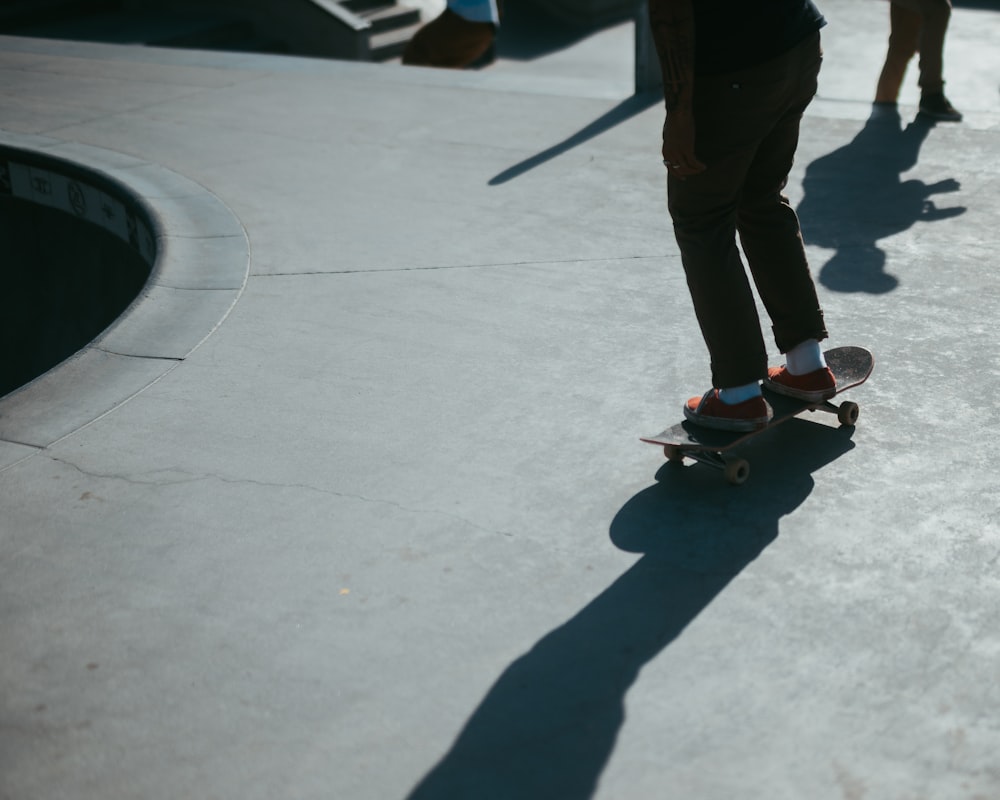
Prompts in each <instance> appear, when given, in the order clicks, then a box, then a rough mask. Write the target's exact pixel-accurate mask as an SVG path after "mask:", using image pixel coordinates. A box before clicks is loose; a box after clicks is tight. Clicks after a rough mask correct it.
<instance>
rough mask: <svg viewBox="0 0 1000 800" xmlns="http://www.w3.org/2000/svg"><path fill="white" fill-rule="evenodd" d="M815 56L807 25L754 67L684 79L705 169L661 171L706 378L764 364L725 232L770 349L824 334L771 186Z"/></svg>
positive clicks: (814, 71)
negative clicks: (798, 40) (765, 325)
mask: <svg viewBox="0 0 1000 800" xmlns="http://www.w3.org/2000/svg"><path fill="white" fill-rule="evenodd" d="M821 62H822V51H821V49H820V42H819V34H815V35H814V36H812V37H810V38H809V39H808V40H807V41H805V42H803V43H802V44H800V45H798V46H797V47H796V48H795V49H793V50H792V51H790V52H789V53H786V54H785V55H783V56H781V57H779V58H776V59H774V60H772V61H768V62H767V63H766V64H763V65H761V66H759V67H754V68H752V69H747V70H741V71H739V72H734V73H729V74H726V75H722V76H711V77H701V78H698V79H696V81H695V92H694V98H695V100H694V114H695V137H696V139H695V151H696V153H697V155H698V158H699V159H700V160H701V161H702V162H703V163H704V164H706V165H707V169H706V170H705V171H704V172H702V173H700V174H698V175H692V176H689V177H687V178H685V179H683V180H681V179H679V178H675V177H673V176H668V178H667V196H668V206H669V209H670V215H671V217H672V219H673V223H674V234H675V235H676V237H677V244H678V246H679V248H680V252H681V260H682V262H683V264H684V272H685V274H686V276H687V282H688V287H689V289H690V290H691V298H692V300H693V301H694V309H695V314H696V315H697V317H698V322H699V324H700V326H701V331H702V334H703V336H704V337H705V343H706V344H707V345H708V351H709V354H710V356H711V359H712V382H713V385H714V386H716V387H718V388H727V387H732V386H741V385H743V384H745V383H752V382H753V381H756V380H760V379H761V378H763V377H765V376H766V374H767V351H766V348H765V345H764V339H763V336H762V333H761V327H760V320H759V318H758V316H757V309H756V304H755V301H754V296H753V291H752V289H751V287H750V282H749V280H748V278H747V273H746V270H745V269H744V266H743V261H742V259H741V257H740V252H739V249H738V248H737V246H736V233H737V231H738V232H739V236H740V243H741V244H742V246H743V252H744V254H745V255H746V258H747V262H748V263H749V267H750V272H751V274H752V276H753V280H754V284H755V285H756V287H757V291H758V293H759V294H760V298H761V301H762V303H763V304H764V308H765V309H766V310H767V313H768V315H769V316H770V318H771V324H772V330H773V333H774V339H775V343H776V344H777V346H778V349H779V350H780V351H781V352H782V353H784V352H787V351H788V350H791V349H792V348H793V347H795V346H796V345H798V344H800V343H802V342H804V341H805V340H807V339H825V338H826V336H827V332H826V328H825V326H824V323H823V312H822V310H821V309H820V307H819V300H818V299H817V296H816V287H815V284H814V283H813V280H812V275H811V274H810V272H809V265H808V263H807V261H806V255H805V249H804V247H803V243H802V234H801V231H800V230H799V220H798V217H796V215H795V211H794V210H793V209H792V207H791V206H790V205H789V204H788V198H787V197H785V196H784V195H783V194H782V191H783V189H784V187H785V184H786V182H787V180H788V173H789V170H790V169H791V167H792V161H793V158H794V156H795V150H796V147H797V146H798V141H799V123H800V121H801V119H802V113H803V112H804V111H805V109H806V107H807V106H808V105H809V103H810V101H811V100H812V98H813V95H815V93H816V79H817V76H818V75H819V68H820V63H821ZM667 124H668V125H669V124H670V120H669V118H668V119H667Z"/></svg>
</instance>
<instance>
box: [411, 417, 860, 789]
mask: <svg viewBox="0 0 1000 800" xmlns="http://www.w3.org/2000/svg"><path fill="white" fill-rule="evenodd" d="M852 431H853V429H852V428H834V427H830V426H827V425H822V424H819V425H818V424H814V423H810V422H806V421H804V420H798V419H796V420H790V421H789V422H787V423H785V424H783V425H782V426H781V427H780V428H776V429H775V430H774V431H772V432H770V433H768V434H767V435H766V436H762V437H760V439H758V440H755V441H756V442H759V444H758V445H757V446H753V444H752V443H751V445H750V446H748V447H747V449H746V451H745V453H746V455H747V456H748V457H750V458H751V460H752V461H753V469H754V474H753V476H752V477H751V478H750V481H749V482H748V483H747V484H746V485H745V486H742V487H740V488H738V489H737V488H734V487H731V486H729V485H728V484H726V483H725V482H724V481H723V479H722V476H721V475H720V474H719V473H717V472H714V471H712V470H711V469H710V468H708V467H704V466H702V465H694V466H685V467H681V466H678V465H676V464H665V465H664V466H663V468H662V469H661V470H660V472H659V473H658V474H657V483H655V484H654V485H652V486H650V487H649V488H647V489H644V490H643V491H641V492H639V494H637V495H636V496H635V497H633V498H632V499H631V500H629V501H628V502H627V503H626V504H625V505H624V507H622V509H621V510H620V511H619V512H618V513H617V515H616V516H615V518H614V520H613V522H612V523H611V539H612V541H613V542H614V544H615V545H616V546H617V547H619V548H621V549H623V550H625V551H628V552H635V553H642V554H643V555H642V557H641V558H640V559H639V560H638V561H637V562H636V563H635V564H634V565H633V566H632V567H631V568H630V569H629V570H628V571H627V572H625V574H623V575H622V576H621V577H620V578H618V579H617V580H616V581H615V582H614V583H613V584H611V586H609V587H608V588H607V589H605V590H604V591H603V592H602V593H601V594H600V595H598V596H597V597H596V598H594V600H592V601H591V602H590V603H589V604H588V605H587V606H585V607H584V608H583V609H581V610H580V611H579V612H578V613H577V614H575V615H574V616H573V617H572V618H571V619H569V620H567V621H566V622H565V623H564V624H562V625H560V626H559V627H558V628H556V629H555V630H553V631H551V632H550V633H548V634H546V635H545V636H544V637H543V638H542V639H541V640H539V641H538V643H537V644H535V646H534V647H532V648H531V650H529V651H528V652H527V653H525V654H524V655H523V656H521V657H520V658H518V659H517V660H516V661H514V662H513V663H512V664H511V665H510V666H509V667H507V668H506V669H505V670H504V671H503V673H502V674H501V675H500V677H499V678H498V679H497V681H496V683H495V684H494V685H493V687H492V688H491V689H490V690H489V692H488V693H487V694H486V696H485V697H484V698H483V700H482V702H481V703H480V704H479V706H478V708H476V709H475V711H473V713H472V715H471V716H470V718H469V720H468V722H467V723H466V725H465V727H464V728H463V730H462V731H461V732H460V733H459V734H458V737H457V738H456V740H455V742H454V744H453V745H452V747H451V749H450V750H449V751H448V752H447V753H446V754H445V755H444V757H443V758H442V759H441V761H440V762H439V763H438V764H437V765H436V766H435V767H433V769H431V770H430V772H429V773H428V774H427V775H426V776H425V777H424V779H423V780H422V781H421V782H420V784H419V785H418V786H417V787H416V788H415V789H414V790H413V792H412V793H411V794H410V796H409V798H410V800H445V799H446V798H448V799H450V798H466V797H469V798H472V797H474V798H476V800H501V799H502V800H510V798H517V799H518V800H553V798H559V800H587V799H588V798H591V797H593V794H594V792H595V790H596V787H597V783H598V781H599V779H600V776H601V774H602V772H603V770H604V767H605V765H606V764H607V763H608V760H609V759H610V757H611V754H612V753H613V752H614V748H615V743H616V741H617V737H618V734H619V731H620V730H621V727H622V725H623V723H624V720H625V696H626V693H627V692H628V690H629V688H630V687H631V686H632V684H633V683H634V682H635V681H636V678H637V677H638V675H639V672H640V670H641V669H642V667H643V666H644V665H646V664H647V663H649V662H650V661H651V660H652V659H653V658H655V657H656V656H657V655H658V654H659V653H660V652H661V651H662V650H663V649H664V648H665V647H667V646H668V645H669V644H670V643H671V642H673V641H674V640H675V639H676V638H677V637H678V636H679V635H680V634H681V632H682V631H683V630H684V629H685V628H686V627H687V626H688V625H690V624H691V623H692V622H693V621H694V620H695V619H696V618H697V616H698V615H699V614H700V613H701V612H702V610H704V609H705V607H706V606H708V605H709V603H711V602H712V600H713V599H714V598H715V597H716V596H717V595H718V594H719V593H720V592H721V591H723V589H725V587H726V586H727V584H728V583H729V582H730V581H731V580H732V579H733V578H734V577H735V576H736V575H737V574H739V572H740V571H741V570H742V569H743V568H744V567H746V566H747V565H748V564H749V563H750V562H752V561H753V560H754V559H755V558H757V556H758V555H759V554H760V553H761V551H763V550H764V548H765V547H767V546H768V545H769V544H771V542H773V541H774V540H775V538H776V537H777V536H778V526H779V521H780V520H781V518H782V517H783V516H785V515H787V514H789V513H791V512H792V511H794V510H795V509H796V508H798V507H799V506H800V505H801V504H802V503H803V501H804V500H805V499H806V498H807V497H808V496H809V493H810V492H811V490H812V488H813V478H812V473H813V472H814V471H816V470H818V469H819V468H820V467H822V466H823V465H825V464H827V463H829V462H831V461H832V460H834V459H836V458H837V457H839V456H840V455H842V454H843V453H845V452H847V451H848V450H850V449H851V448H852V447H853V444H852V442H851V438H850V437H851V434H852ZM763 439H766V440H767V441H766V442H762V441H760V440H763ZM816 533H817V534H818V533H820V532H818V531H817V532H816ZM720 646H722V647H725V646H726V643H725V642H720ZM734 646H735V645H734ZM724 662H725V659H722V661H721V662H720V663H724ZM679 700H680V698H679ZM664 724H666V725H669V724H670V723H669V721H668V720H667V721H665V722H664ZM663 758H664V759H665V760H669V759H670V758H671V754H670V753H669V752H664V754H663Z"/></svg>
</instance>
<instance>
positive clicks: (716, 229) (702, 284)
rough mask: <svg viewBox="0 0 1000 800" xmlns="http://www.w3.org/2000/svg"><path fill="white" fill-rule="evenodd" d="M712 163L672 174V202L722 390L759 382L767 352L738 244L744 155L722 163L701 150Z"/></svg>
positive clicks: (715, 375)
mask: <svg viewBox="0 0 1000 800" xmlns="http://www.w3.org/2000/svg"><path fill="white" fill-rule="evenodd" d="M699 157H700V158H702V159H703V160H705V161H706V163H707V164H708V169H707V170H706V171H705V172H704V173H701V174H699V175H692V176H690V177H688V178H686V179H684V180H680V179H677V178H673V177H668V179H667V186H668V205H669V208H670V215H671V217H672V219H673V225H674V235H675V237H676V239H677V245H678V248H679V249H680V253H681V263H682V264H683V267H684V273H685V276H686V278H687V284H688V289H689V290H690V293H691V300H692V302H693V304H694V311H695V316H696V317H697V319H698V324H699V326H700V328H701V333H702V336H703V338H704V340H705V344H706V346H707V347H708V352H709V357H710V358H711V365H712V384H713V386H715V387H717V388H720V389H721V388H729V387H735V386H741V385H743V384H747V383H751V382H754V381H759V380H761V379H762V378H763V377H764V376H765V375H766V373H767V352H766V348H765V346H764V339H763V336H762V334H761V330H760V320H759V319H758V317H757V309H756V303H755V301H754V297H753V292H752V290H751V288H750V282H749V280H748V278H747V274H746V270H745V268H744V266H743V261H742V259H741V258H740V253H739V250H738V248H737V246H736V205H737V198H738V195H739V187H740V184H741V182H742V173H743V172H745V169H746V163H748V162H749V156H744V157H743V158H742V161H743V162H744V163H743V164H742V165H741V164H740V163H739V162H740V161H741V159H740V158H739V157H738V156H730V157H729V158H727V159H725V160H724V161H722V160H719V159H714V158H712V155H711V153H706V152H705V151H704V150H703V149H699Z"/></svg>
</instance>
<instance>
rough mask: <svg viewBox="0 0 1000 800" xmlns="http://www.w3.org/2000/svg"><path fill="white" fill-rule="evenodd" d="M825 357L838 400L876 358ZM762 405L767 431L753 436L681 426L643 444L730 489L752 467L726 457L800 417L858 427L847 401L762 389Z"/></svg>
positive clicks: (837, 352) (832, 353) (844, 353)
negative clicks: (713, 474)
mask: <svg viewBox="0 0 1000 800" xmlns="http://www.w3.org/2000/svg"><path fill="white" fill-rule="evenodd" d="M823 356H824V357H825V358H826V364H827V366H828V367H829V368H830V369H831V370H832V371H833V375H834V377H835V378H836V379H837V394H840V393H841V392H845V391H847V390H848V389H853V388H854V387H855V386H860V385H861V384H862V383H864V382H865V381H866V380H868V376H869V375H871V374H872V370H873V369H874V368H875V358H874V357H873V356H872V354H871V353H870V352H868V351H867V350H865V348H863V347H836V348H834V349H832V350H827V351H826V352H825V353H824V354H823ZM764 399H765V400H767V402H768V404H769V405H770V406H771V409H772V410H773V412H774V413H773V415H772V416H771V417H770V418H769V420H768V422H767V425H764V426H762V427H760V428H758V429H757V430H753V431H723V430H716V429H714V428H706V427H703V426H701V425H696V424H695V423H693V422H691V421H689V420H685V421H684V422H678V423H677V424H676V425H674V426H673V427H670V428H667V429H666V430H664V431H662V432H660V433H658V434H656V435H655V436H643V437H641V440H642V441H644V442H647V443H649V444H655V445H659V446H660V447H662V448H663V452H664V455H666V457H667V459H668V460H670V461H674V462H681V461H683V460H684V458H685V457H687V458H691V459H693V460H695V461H700V462H702V463H704V464H708V465H710V466H712V467H715V468H716V469H721V470H722V471H723V474H724V475H725V477H726V480H727V481H729V482H730V483H731V484H733V485H737V486H738V485H739V484H742V483H745V482H746V480H747V478H749V477H750V464H749V462H747V460H746V459H743V458H738V457H730V456H728V455H727V454H728V451H730V450H732V449H733V448H735V447H737V446H739V445H741V444H743V443H744V442H746V441H747V440H748V439H752V438H753V437H754V436H758V435H759V434H762V433H765V432H767V431H769V430H770V429H771V428H773V427H774V426H775V425H780V424H781V423H782V422H785V421H786V420H789V419H792V418H793V417H797V416H798V415H799V414H801V413H802V412H803V411H825V412H827V413H830V414H834V415H836V417H837V419H838V420H840V424H841V425H856V424H857V422H858V416H859V414H860V411H861V409H860V408H859V406H858V404H857V403H853V402H851V401H849V400H845V401H844V402H841V403H839V404H836V403H832V402H830V400H820V401H818V402H808V401H806V400H797V399H795V398H794V397H787V396H785V395H783V394H778V393H776V392H773V391H771V390H770V389H768V388H766V387H765V388H764Z"/></svg>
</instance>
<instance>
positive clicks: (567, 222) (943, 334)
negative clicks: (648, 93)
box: [0, 0, 1000, 800]
mask: <svg viewBox="0 0 1000 800" xmlns="http://www.w3.org/2000/svg"><path fill="white" fill-rule="evenodd" d="M821 6H822V9H823V11H824V12H825V14H826V16H827V18H828V20H829V22H830V24H829V26H828V27H827V28H826V30H825V31H824V42H825V49H826V61H825V65H824V73H823V76H822V81H821V87H820V96H819V98H818V99H817V101H816V102H815V103H814V105H813V106H812V107H811V109H810V111H809V113H808V116H807V117H806V120H805V123H804V128H803V137H802V145H801V148H800V152H799V158H798V161H797V164H796V167H795V170H794V172H793V174H792V175H791V180H790V183H789V187H788V188H789V193H790V196H791V197H792V199H793V202H794V203H795V205H796V207H797V208H798V209H799V211H800V212H801V217H802V222H803V227H804V231H805V235H806V239H807V244H808V251H809V256H810V258H811V261H812V264H813V267H814V269H815V273H816V275H817V278H818V282H819V287H820V291H821V298H822V302H823V304H824V307H825V309H826V313H827V318H828V322H829V325H830V328H831V332H832V337H831V345H842V344H861V345H865V346H867V347H869V348H870V349H871V350H873V351H874V353H875V355H876V359H877V365H876V371H875V374H874V376H873V377H872V379H871V380H870V381H869V382H868V383H867V384H865V385H864V386H863V387H861V388H859V389H858V390H856V391H855V392H853V396H852V399H854V400H856V401H857V402H858V403H860V404H861V406H862V414H861V419H860V421H859V425H858V426H857V428H856V429H842V428H838V427H836V426H835V423H834V422H833V421H832V420H831V419H826V418H824V419H815V418H810V419H805V420H799V421H795V422H790V423H788V424H786V425H784V426H782V427H781V428H779V429H777V430H776V431H774V432H773V434H770V435H769V436H768V437H760V438H759V439H757V440H756V443H755V444H753V445H751V446H749V447H747V448H746V450H745V452H744V455H745V456H746V457H747V458H748V459H749V460H750V462H751V464H752V475H751V477H750V480H749V482H748V483H747V484H746V485H745V486H743V487H740V488H733V487H730V486H728V485H726V484H725V483H724V482H723V481H722V479H721V476H720V474H719V473H717V472H714V471H712V470H711V469H709V468H707V467H705V466H703V465H686V466H684V467H677V466H676V465H666V464H664V462H663V459H662V456H661V454H660V453H659V452H658V451H657V450H656V449H654V448H652V447H649V446H647V445H643V444H641V443H640V442H639V440H638V438H639V436H640V435H643V434H648V433H652V432H655V431H657V430H659V429H660V428H662V427H664V425H666V424H668V423H672V422H674V421H676V420H677V418H678V417H679V409H680V404H681V403H682V401H683V400H684V399H686V398H687V397H688V396H689V395H691V394H695V393H699V392H701V391H703V390H704V389H706V388H707V386H708V365H707V357H706V353H705V350H704V347H703V345H702V344H701V341H700V339H699V337H698V336H697V334H696V329H695V324H694V319H693V315H692V312H691V309H690V301H689V299H688V296H687V292H686V288H685V286H684V282H683V279H682V277H681V269H680V265H679V261H678V255H677V251H676V248H675V245H674V243H673V241H672V238H671V233H670V228H669V224H668V221H667V219H666V215H665V208H664V205H665V200H664V187H663V173H662V166H661V165H660V163H659V161H660V159H659V153H658V150H659V143H658V139H659V132H660V126H661V123H662V116H661V111H660V110H659V107H658V103H657V101H656V100H655V98H648V97H639V98H631V97H630V93H631V72H630V70H631V64H630V59H631V55H630V52H629V48H630V47H631V26H630V25H619V26H614V27H612V28H609V29H607V30H604V31H600V32H598V33H596V34H594V35H593V36H589V37H583V38H580V39H577V40H574V41H570V42H564V43H562V44H559V46H558V47H556V46H553V47H552V48H550V49H549V50H548V51H546V50H545V49H544V48H542V49H538V48H535V50H534V51H531V50H530V48H528V50H529V52H530V53H531V54H530V55H525V53H524V52H523V49H522V51H518V50H517V42H516V41H512V40H510V39H509V40H508V42H507V44H505V45H503V46H502V48H501V58H500V60H499V61H498V63H496V64H495V65H493V66H492V67H490V68H488V69H485V70H482V71H478V72H474V73H461V74H458V73H450V72H438V71H431V70H421V69H407V68H403V67H400V66H398V65H380V66H378V65H364V64H352V63H330V62H321V61H310V60H300V59H287V58H278V57H260V56H256V57H255V56H247V55H232V54H228V55H227V54H218V53H195V52H180V51H159V50H149V49H141V48H128V47H116V46H104V45H93V44H73V43H57V42H45V41H38V40H28V39H11V38H0V142H3V143H6V144H13V145H16V146H19V147H26V148H30V149H34V150H42V151H44V152H48V153H51V154H54V155H58V156H60V157H65V158H70V159H71V160H74V161H76V162H78V163H82V164H86V165H89V166H91V167H93V168H95V169H98V170H100V171H102V172H104V173H106V174H109V175H111V176H113V177H115V178H117V179H118V180H120V181H122V182H123V183H125V184H126V185H128V186H131V187H132V188H133V189H134V190H135V191H136V192H138V193H140V194H141V195H142V196H143V197H144V198H146V202H147V203H148V204H149V206H150V207H151V208H152V210H153V211H154V212H155V214H156V215H157V216H158V219H159V220H160V223H161V231H160V244H161V250H162V253H163V255H162V260H161V265H160V269H159V271H158V273H157V275H156V276H155V277H154V281H153V283H152V284H151V285H150V287H149V290H148V292H147V293H146V295H145V296H144V298H143V299H141V300H140V301H139V302H138V303H137V304H136V305H135V306H134V307H133V308H132V310H131V311H130V313H129V314H128V316H126V317H125V318H124V319H123V321H122V322H121V323H120V324H118V325H117V326H116V327H114V328H113V329H112V330H110V331H109V332H107V333H106V334H105V335H104V336H103V337H102V338H101V339H99V340H98V341H97V342H95V343H94V344H93V345H92V346H91V347H89V348H87V349H86V350H85V351H84V352H83V353H81V354H80V355H79V356H78V357H76V358H75V359H73V360H71V361H70V362H68V363H66V364H64V365H62V366H60V367H58V368H56V369H55V370H53V371H52V372H50V373H49V374H47V375H46V376H45V377H43V378H41V379H40V380H38V381H36V382H35V383H33V384H31V385H29V386H28V387H26V388H25V389H23V390H21V391H19V392H15V393H13V394H11V395H8V396H7V397H5V398H3V399H2V400H0V439H2V441H0V470H2V471H0V509H2V511H0V642H2V651H0V797H2V798H4V800H27V799H28V798H32V799H35V798H62V797H72V798H101V799H102V800H108V799H109V798H177V797H192V798H227V799H228V798H240V799H241V800H246V799H247V798H269V799H270V798H275V797H281V798H343V799H345V800H347V799H348V798H349V799H350V800H369V799H370V800H385V799H386V798H420V799H421V800H423V798H466V797H468V798H476V799H477V800H480V799H481V798H494V797H495V798H518V799H519V800H525V799H530V800H533V799H535V798H538V799H539V800H541V798H545V800H552V799H553V798H558V799H559V800H577V799H582V798H600V800H605V799H606V800H623V799H624V800H633V799H636V800H638V799H640V798H642V799H643V800H645V798H654V797H655V798H664V797H669V798H705V799H706V800H715V799H716V798H718V799H719V800H731V799H732V798H767V799H768V800H781V799H783V798H788V799H789V800H800V799H801V798H818V799H820V800H825V799H826V798H831V799H832V798H855V799H856V798H873V799H874V798H879V799H880V800H881V798H899V799H900V800H902V799H903V798H908V799H912V798H934V799H935V800H937V799H938V798H995V797H998V796H1000V762H998V759H997V753H998V752H1000V681H998V680H997V678H998V674H1000V672H998V669H1000V666H998V665H1000V574H998V565H1000V512H998V494H1000V490H998V482H997V478H996V469H995V465H996V460H997V453H998V452H1000V433H998V430H1000V428H998V424H997V423H998V422H1000V409H998V404H997V402H996V392H997V390H998V387H1000V367H998V363H997V359H996V350H997V342H996V336H995V327H996V326H995V320H996V316H997V308H998V301H1000V278H998V277H997V274H996V272H995V265H994V260H995V259H994V254H995V250H996V242H997V236H998V234H997V219H998V212H1000V195H998V193H997V190H996V187H997V180H998V172H1000V166H998V164H1000V160H998V154H1000V94H998V91H997V89H998V81H1000V52H998V50H997V48H996V42H997V41H998V37H1000V13H998V11H997V10H996V9H991V8H988V7H982V6H980V7H972V6H956V9H955V13H954V16H953V22H952V28H951V32H950V36H949V41H948V50H947V53H946V56H947V63H948V78H949V84H948V91H949V95H950V96H951V98H952V99H953V101H954V102H955V104H956V105H957V106H958V107H959V108H960V109H962V110H963V111H964V112H965V113H966V121H965V122H963V123H962V124H958V125H955V124H939V125H937V126H929V125H924V124H921V123H919V122H917V121H914V116H915V107H914V103H915V100H916V88H915V76H914V75H911V76H910V77H909V80H908V85H907V89H906V91H905V92H904V95H903V98H902V101H903V102H902V105H901V117H900V118H899V119H898V120H897V119H894V118H892V117H882V118H879V119H874V120H869V112H870V106H869V100H870V98H871V95H872V92H873V87H874V83H875V77H876V75H877V72H878V69H879V67H880V64H881V58H882V55H883V52H882V49H883V45H884V39H885V36H886V16H887V15H886V11H885V5H884V4H882V3H872V2H869V1H868V0H825V1H824V2H822V3H821ZM504 48H513V49H504ZM511 54H513V55H511ZM774 358H775V361H777V353H774Z"/></svg>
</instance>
